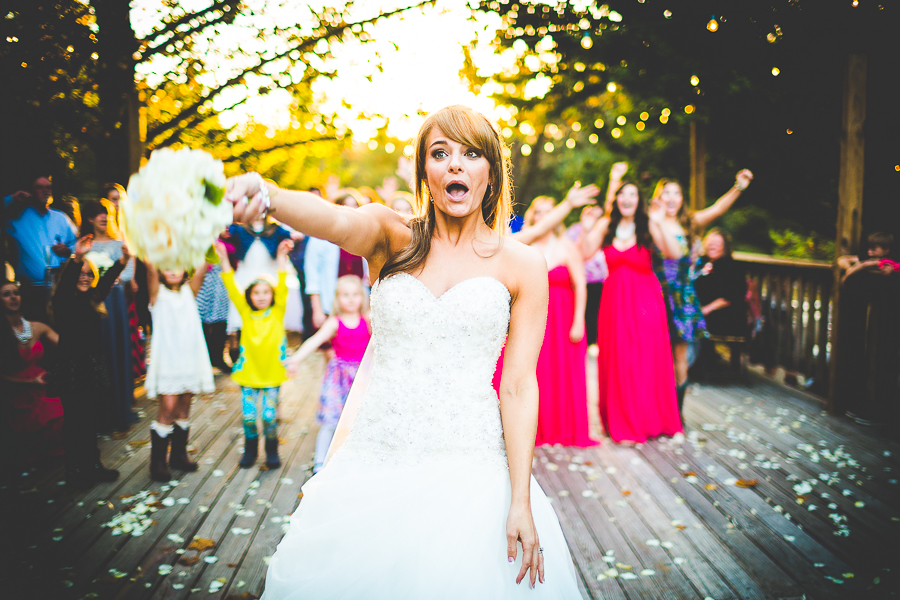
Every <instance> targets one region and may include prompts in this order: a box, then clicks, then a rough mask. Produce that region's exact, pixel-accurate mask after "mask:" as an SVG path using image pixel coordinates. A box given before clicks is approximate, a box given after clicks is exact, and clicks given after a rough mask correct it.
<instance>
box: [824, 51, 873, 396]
mask: <svg viewBox="0 0 900 600" xmlns="http://www.w3.org/2000/svg"><path fill="white" fill-rule="evenodd" d="M865 123H866V56H865V55H864V54H851V55H850V56H849V58H848V60H847V64H846V67H845V70H844V108H843V117H842V119H841V164H840V171H839V177H840V179H839V181H838V210H837V239H836V242H835V264H834V296H833V303H832V322H831V368H830V371H831V372H830V385H829V394H828V410H829V411H831V412H835V411H836V410H839V409H840V401H839V399H838V398H837V397H836V395H837V392H838V391H839V387H840V386H839V385H838V380H839V378H840V377H841V373H840V367H841V364H840V363H841V347H840V339H839V335H838V334H839V331H838V330H839V325H840V323H839V316H840V291H841V270H840V268H839V267H838V265H837V257H839V256H842V255H846V254H857V253H858V252H859V238H860V235H861V232H862V225H861V218H862V206H863V176H864V174H865Z"/></svg>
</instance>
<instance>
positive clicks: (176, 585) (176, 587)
mask: <svg viewBox="0 0 900 600" xmlns="http://www.w3.org/2000/svg"><path fill="white" fill-rule="evenodd" d="M172 589H173V590H183V589H184V584H183V583H173V584H172Z"/></svg>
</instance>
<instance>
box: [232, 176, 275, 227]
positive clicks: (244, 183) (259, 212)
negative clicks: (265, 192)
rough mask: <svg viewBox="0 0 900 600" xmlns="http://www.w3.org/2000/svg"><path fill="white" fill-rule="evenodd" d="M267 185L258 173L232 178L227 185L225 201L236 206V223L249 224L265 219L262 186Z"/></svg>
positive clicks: (234, 209) (234, 210)
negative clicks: (261, 218)
mask: <svg viewBox="0 0 900 600" xmlns="http://www.w3.org/2000/svg"><path fill="white" fill-rule="evenodd" d="M262 185H265V183H263V179H262V177H260V176H259V175H257V174H256V173H244V174H243V175H238V176H237V177H231V178H229V179H228V181H227V182H226V184H225V201H226V202H231V204H232V205H233V206H234V208H233V212H234V217H233V218H234V222H235V223H249V222H251V221H253V220H255V219H257V218H259V217H265V215H266V208H265V206H264V205H263V201H262V195H261V194H260V186H262Z"/></svg>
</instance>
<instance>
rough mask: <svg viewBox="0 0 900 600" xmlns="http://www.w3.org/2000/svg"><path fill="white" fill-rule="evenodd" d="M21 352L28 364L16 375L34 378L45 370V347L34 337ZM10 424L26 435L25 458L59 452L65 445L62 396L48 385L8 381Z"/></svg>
mask: <svg viewBox="0 0 900 600" xmlns="http://www.w3.org/2000/svg"><path fill="white" fill-rule="evenodd" d="M19 354H20V355H21V356H22V360H23V361H25V368H24V369H22V370H21V371H19V372H18V373H15V374H14V377H16V378H17V379H33V378H35V377H37V376H38V375H40V374H42V373H43V374H46V371H44V369H42V368H41V366H40V365H39V364H38V361H40V360H41V358H43V356H44V347H43V345H41V342H40V341H35V342H34V345H33V346H32V347H31V348H30V349H29V348H28V347H26V346H21V345H20V346H19ZM7 385H8V389H9V393H10V401H11V402H10V411H9V424H10V428H11V429H12V431H13V433H16V434H20V435H22V436H23V438H24V439H25V446H24V448H23V449H22V450H23V452H22V454H23V458H24V459H25V460H26V461H31V460H34V459H36V458H38V457H39V456H41V455H45V454H49V455H52V456H60V455H62V453H63V449H62V422H63V408H62V404H61V403H60V401H59V398H48V397H47V396H46V392H47V388H46V386H38V385H32V384H24V383H9V384H7Z"/></svg>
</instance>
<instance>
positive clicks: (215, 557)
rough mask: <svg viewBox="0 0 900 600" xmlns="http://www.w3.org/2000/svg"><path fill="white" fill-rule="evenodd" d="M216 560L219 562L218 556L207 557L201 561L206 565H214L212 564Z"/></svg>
mask: <svg viewBox="0 0 900 600" xmlns="http://www.w3.org/2000/svg"><path fill="white" fill-rule="evenodd" d="M218 560H219V557H218V556H207V557H205V558H204V559H203V562H205V563H206V564H208V565H214V564H216V562H217V561H218Z"/></svg>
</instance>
